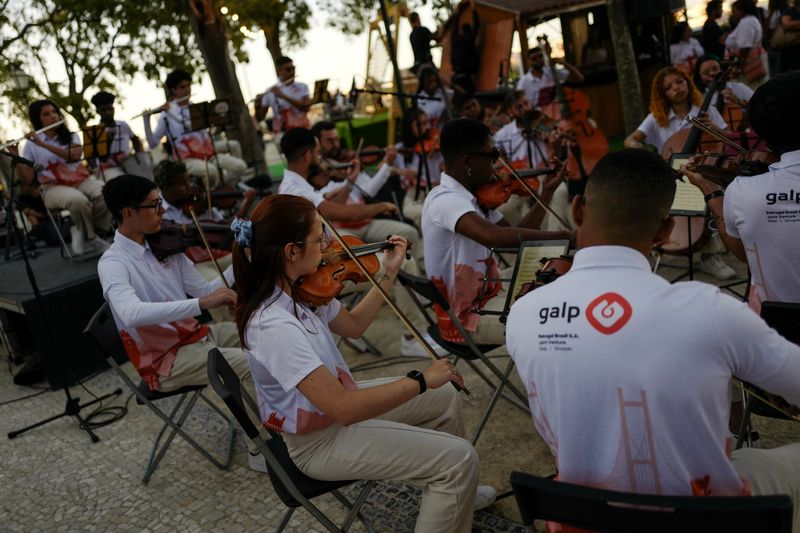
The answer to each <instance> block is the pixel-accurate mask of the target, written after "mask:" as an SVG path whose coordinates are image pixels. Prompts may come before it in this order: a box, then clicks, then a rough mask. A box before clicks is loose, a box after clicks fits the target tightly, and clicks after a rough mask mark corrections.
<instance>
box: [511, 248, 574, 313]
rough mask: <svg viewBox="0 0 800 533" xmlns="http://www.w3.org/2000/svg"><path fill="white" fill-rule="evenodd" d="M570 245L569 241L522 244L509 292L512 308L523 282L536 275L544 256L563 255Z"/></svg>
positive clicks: (547, 257)
mask: <svg viewBox="0 0 800 533" xmlns="http://www.w3.org/2000/svg"><path fill="white" fill-rule="evenodd" d="M568 246H569V242H567V241H553V242H552V244H539V243H537V244H536V245H531V246H527V245H525V243H523V244H522V246H521V247H520V251H519V257H518V258H517V265H516V269H515V270H514V284H513V286H512V287H511V291H510V292H509V300H508V304H507V305H508V307H509V308H510V307H511V306H512V305H513V304H514V302H515V301H516V300H517V295H518V294H519V290H520V288H521V287H522V284H523V283H527V282H529V281H531V280H533V279H534V278H535V277H536V272H538V271H539V270H540V269H541V268H542V263H541V262H540V261H539V260H540V259H542V258H546V259H549V258H551V257H561V255H563V254H564V253H565V252H566V251H567V247H568Z"/></svg>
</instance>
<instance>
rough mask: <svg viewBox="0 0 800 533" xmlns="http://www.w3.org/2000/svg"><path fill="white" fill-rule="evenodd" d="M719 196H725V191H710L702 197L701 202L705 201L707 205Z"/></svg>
mask: <svg viewBox="0 0 800 533" xmlns="http://www.w3.org/2000/svg"><path fill="white" fill-rule="evenodd" d="M720 196H725V191H723V190H722V189H717V190H716V191H711V192H710V193H708V194H706V195H705V196H703V200H705V202H706V204H707V203H708V202H710V201H711V200H713V199H714V198H719V197H720Z"/></svg>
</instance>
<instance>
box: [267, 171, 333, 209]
mask: <svg viewBox="0 0 800 533" xmlns="http://www.w3.org/2000/svg"><path fill="white" fill-rule="evenodd" d="M278 194H293V195H294V196H302V197H303V198H306V199H308V200H311V202H312V203H313V204H314V207H319V204H321V203H322V202H323V201H324V200H325V197H324V196H323V195H322V191H315V190H314V187H312V186H311V184H310V183H309V182H308V180H307V179H305V178H304V177H303V176H301V175H300V174H298V173H297V172H294V171H293V170H289V169H288V168H287V169H286V170H284V171H283V179H281V184H280V185H279V186H278Z"/></svg>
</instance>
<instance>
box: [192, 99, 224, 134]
mask: <svg viewBox="0 0 800 533" xmlns="http://www.w3.org/2000/svg"><path fill="white" fill-rule="evenodd" d="M232 122H233V117H232V116H231V106H230V103H229V102H228V99H227V98H217V99H216V100H212V101H210V102H198V103H195V104H189V131H198V130H206V129H209V128H213V127H217V128H224V127H225V126H228V125H230V124H231V123H232Z"/></svg>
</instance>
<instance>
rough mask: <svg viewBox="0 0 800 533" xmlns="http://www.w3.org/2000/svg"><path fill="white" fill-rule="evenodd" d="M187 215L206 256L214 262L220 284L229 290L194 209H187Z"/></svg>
mask: <svg viewBox="0 0 800 533" xmlns="http://www.w3.org/2000/svg"><path fill="white" fill-rule="evenodd" d="M189 214H190V215H191V217H192V222H194V227H195V228H197V232H198V233H199V234H200V238H201V239H202V240H203V245H204V246H205V247H206V251H207V252H208V255H209V256H211V260H212V261H213V262H214V266H215V267H216V268H217V272H218V273H219V277H220V279H221V280H222V283H223V284H224V285H225V288H228V289H230V288H231V286H230V285H228V280H227V279H225V274H223V273H222V268H220V266H219V263H218V262H217V258H216V257H214V252H212V251H211V246H210V245H209V244H208V239H207V238H206V234H205V232H204V231H203V228H202V227H201V226H200V222H199V221H198V220H197V215H195V213H194V209H193V208H192V207H191V206H190V207H189Z"/></svg>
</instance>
